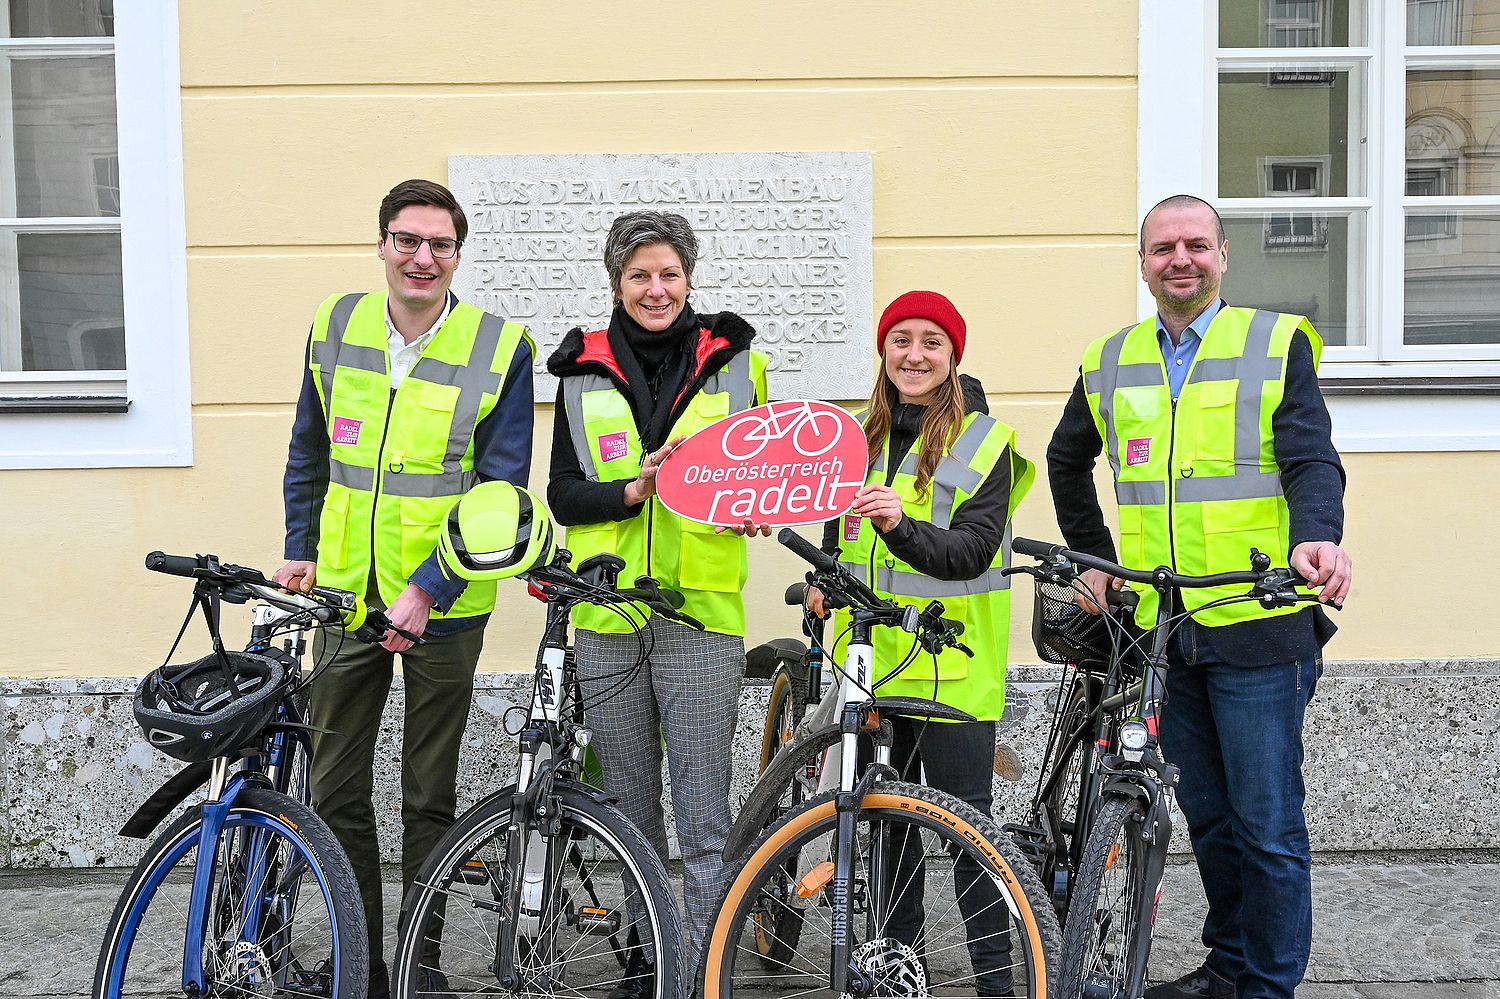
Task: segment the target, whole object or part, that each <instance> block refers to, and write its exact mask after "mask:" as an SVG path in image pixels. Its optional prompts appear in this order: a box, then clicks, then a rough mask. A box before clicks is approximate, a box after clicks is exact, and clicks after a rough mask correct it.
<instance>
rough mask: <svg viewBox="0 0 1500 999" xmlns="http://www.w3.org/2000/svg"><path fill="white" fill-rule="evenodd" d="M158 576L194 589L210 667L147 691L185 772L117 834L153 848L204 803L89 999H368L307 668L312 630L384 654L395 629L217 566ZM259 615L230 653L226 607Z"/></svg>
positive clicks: (352, 602) (179, 671) (153, 859)
mask: <svg viewBox="0 0 1500 999" xmlns="http://www.w3.org/2000/svg"><path fill="white" fill-rule="evenodd" d="M146 567H147V568H148V569H152V570H154V571H157V572H164V573H169V574H172V575H178V576H187V577H190V578H193V579H194V580H196V586H195V589H194V593H193V605H192V607H190V608H189V610H188V617H187V619H185V620H184V621H183V627H182V631H179V632H178V636H177V639H178V641H179V642H180V641H181V639H182V634H183V632H185V631H186V630H187V627H188V625H189V623H190V622H191V620H192V618H193V616H194V614H195V613H196V612H198V611H200V610H201V612H202V615H203V618H204V620H205V621H206V622H207V625H208V630H209V634H210V636H211V637H212V640H213V652H212V653H210V654H209V655H208V656H205V657H203V658H202V659H199V660H198V661H196V662H193V663H189V664H187V665H183V666H171V665H165V666H162V667H161V668H160V669H158V670H156V671H154V672H152V673H151V674H149V675H148V676H147V677H146V678H145V679H144V680H142V682H141V685H140V688H139V689H138V690H137V692H136V696H135V704H134V709H135V716H136V720H137V721H138V722H140V724H141V726H142V729H143V730H144V731H145V733H146V737H147V739H148V740H149V741H150V742H151V744H152V745H153V746H156V747H157V748H158V749H160V750H162V751H163V752H165V753H167V754H168V755H170V756H172V757H174V758H176V759H179V760H183V761H185V762H186V763H187V764H188V765H187V767H185V768H184V769H183V770H181V771H180V772H178V773H177V774H176V775H175V776H173V777H172V778H171V779H170V780H168V781H167V782H166V783H165V784H163V785H162V786H161V787H160V788H158V789H157V790H156V792H155V793H154V794H152V795H151V797H150V798H149V799H147V801H146V802H145V803H144V804H143V805H142V806H141V807H140V809H139V810H137V812H136V813H135V815H134V816H133V817H132V818H131V819H130V821H129V822H127V823H126V824H125V827H124V828H123V829H121V830H120V832H121V835H124V836H132V837H136V838H140V839H145V838H146V837H147V836H148V835H149V834H150V833H151V832H152V831H153V830H155V828H156V827H157V826H158V825H159V824H160V823H161V822H162V821H163V819H165V818H166V817H167V816H168V815H169V814H170V813H171V812H172V811H173V810H174V809H176V808H177V806H178V805H179V804H181V803H182V802H183V801H184V800H185V799H186V798H187V797H188V796H189V795H190V794H192V793H193V792H195V791H196V790H198V789H199V788H200V787H202V786H203V785H204V784H205V783H206V784H207V785H208V788H207V795H206V797H205V799H204V800H203V802H202V803H201V804H199V805H196V806H194V807H192V808H189V809H188V810H187V811H186V812H185V813H184V814H183V815H181V816H180V817H179V818H178V819H177V821H175V822H174V823H172V824H171V825H170V826H169V827H168V828H167V830H166V832H164V833H163V834H162V835H161V836H160V837H158V838H157V840H156V841H155V842H154V843H152V845H151V846H150V848H149V849H147V851H146V855H145V857H143V858H142V860H141V862H140V864H139V865H137V867H136V869H135V871H134V873H133V874H132V875H131V876H130V879H129V881H128V882H127V883H126V885H125V890H124V891H123V893H122V894H121V896H120V900H119V902H118V903H117V904H116V905H115V910H114V914H113V916H111V918H110V921H109V924H108V926H107V928H106V931H105V934H104V943H103V946H102V948H101V949H100V952H99V963H98V966H97V969H96V971H95V977H94V990H93V995H94V997H95V999H122V997H130V996H163V995H179V996H187V997H189V999H207V997H238V996H267V997H283V996H284V997H314V996H317V997H328V999H362V997H363V996H364V995H365V988H366V984H367V978H368V974H369V955H368V953H367V950H368V946H369V945H368V940H367V935H366V931H365V919H364V909H363V907H362V906H361V903H360V896H359V891H358V887H357V884H356V882H355V879H354V873H353V871H352V869H351V868H350V866H349V861H348V859H347V858H346V857H345V856H344V852H343V850H342V849H341V848H340V847H339V844H338V841H337V840H336V839H335V838H334V835H333V833H332V832H331V831H330V830H329V829H328V827H327V826H326V825H325V824H324V823H323V821H322V820H321V819H319V818H318V817H317V815H316V814H314V812H313V810H312V808H311V806H310V805H309V796H308V772H309V767H310V760H311V733H312V731H313V730H312V728H311V726H310V724H309V721H308V685H309V683H311V682H312V680H313V679H315V678H316V675H317V671H316V670H314V671H313V672H312V673H311V674H309V675H306V676H305V675H304V672H303V668H302V662H303V657H304V654H305V651H306V640H307V635H308V633H309V632H310V631H312V630H315V629H319V628H325V629H329V639H330V643H331V644H332V643H336V642H339V641H342V640H343V639H344V638H346V637H348V638H353V639H356V640H359V641H365V642H375V641H379V640H380V639H381V637H382V636H383V635H385V633H386V632H387V630H388V629H389V628H390V623H389V621H387V620H386V618H385V617H384V615H382V614H380V613H379V612H378V611H373V610H369V609H367V608H366V607H365V605H364V603H363V601H361V600H360V599H359V598H357V597H356V596H355V595H354V594H352V593H348V592H345V591H343V590H335V589H331V588H327V587H315V588H314V589H313V590H312V591H311V592H310V593H306V594H302V593H292V592H289V591H287V590H284V589H282V588H281V587H279V586H277V585H276V584H274V583H272V582H271V581H269V580H267V579H266V577H265V576H264V574H262V573H261V572H260V571H259V570H256V569H248V568H244V567H242V566H235V565H228V564H223V563H221V562H220V561H219V559H218V558H217V557H215V556H212V555H199V556H180V555H164V554H162V553H161V552H152V553H151V554H150V555H148V556H147V557H146ZM251 601H255V602H256V606H255V608H254V613H253V623H252V627H251V637H250V643H249V645H248V646H247V647H246V648H245V651H243V652H229V651H226V650H225V648H224V642H223V640H222V638H221V637H220V633H219V617H220V606H221V605H222V604H224V603H234V604H243V603H247V602H251ZM335 635H336V636H337V637H335ZM406 637H411V636H406ZM173 650H174V651H175V650H176V643H174V644H173ZM167 658H168V660H169V661H170V659H171V658H172V654H171V653H168V655H167ZM236 762H238V764H239V765H238V767H237V768H235V767H234V764H235V763H236Z"/></svg>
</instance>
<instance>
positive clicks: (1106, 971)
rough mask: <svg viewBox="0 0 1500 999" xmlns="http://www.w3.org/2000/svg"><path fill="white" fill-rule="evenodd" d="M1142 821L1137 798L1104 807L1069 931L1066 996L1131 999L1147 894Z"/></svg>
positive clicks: (1090, 844) (1088, 850)
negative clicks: (1129, 988) (1129, 990)
mask: <svg viewBox="0 0 1500 999" xmlns="http://www.w3.org/2000/svg"><path fill="white" fill-rule="evenodd" d="M1140 819H1141V813H1140V805H1139V803H1138V802H1136V800H1135V799H1133V798H1123V797H1112V798H1109V799H1108V800H1107V801H1105V802H1104V803H1103V804H1102V805H1101V806H1100V808H1099V811H1098V813H1097V820H1096V822H1095V824H1094V829H1093V831H1092V832H1091V833H1090V835H1089V841H1088V844H1087V846H1086V847H1085V850H1084V856H1083V861H1082V863H1081V864H1080V865H1079V871H1078V888H1077V891H1076V892H1075V893H1074V895H1073V901H1072V904H1071V906H1070V907H1069V909H1068V922H1067V927H1066V929H1065V931H1064V933H1063V950H1062V968H1063V975H1064V981H1065V983H1066V991H1065V992H1064V995H1066V996H1069V997H1075V996H1076V997H1080V999H1081V997H1087V999H1126V986H1127V985H1128V983H1129V978H1130V956H1131V951H1132V949H1133V948H1134V946H1135V943H1136V939H1137V936H1138V934H1139V932H1140V928H1139V927H1138V926H1137V923H1136V912H1137V911H1138V910H1137V904H1138V900H1139V899H1140V897H1141V892H1142V891H1144V890H1145V886H1144V883H1143V882H1144V878H1145V867H1146V844H1145V842H1144V841H1143V840H1142V839H1141V837H1140ZM1153 901H1154V900H1153Z"/></svg>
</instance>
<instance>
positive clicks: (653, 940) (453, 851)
mask: <svg viewBox="0 0 1500 999" xmlns="http://www.w3.org/2000/svg"><path fill="white" fill-rule="evenodd" d="M554 793H555V795H556V801H557V806H558V812H557V815H556V816H555V818H556V820H557V821H556V825H555V827H553V829H552V830H550V831H548V832H547V833H546V834H545V835H543V834H542V833H541V832H540V831H532V832H531V833H530V834H528V833H527V831H526V830H525V829H522V830H520V831H518V833H517V836H516V838H515V841H516V842H517V844H518V845H519V846H520V847H521V849H520V850H519V851H518V855H517V856H512V855H511V845H510V844H511V842H512V836H511V834H510V832H511V830H510V826H511V798H512V794H513V791H512V790H510V789H508V790H505V791H501V792H500V793H498V794H494V795H491V796H490V797H489V798H486V799H485V800H484V801H481V802H480V803H479V804H477V805H475V806H474V807H473V808H472V809H470V810H469V811H468V812H466V813H465V814H464V815H461V816H459V819H458V821H457V822H456V823H454V826H453V828H452V829H450V830H448V832H447V834H445V835H444V837H443V839H442V840H441V841H440V842H439V843H438V845H437V846H436V847H435V848H434V849H433V851H432V854H431V856H429V857H428V859H427V862H426V863H425V864H424V865H423V867H422V870H421V871H420V872H419V873H418V874H417V879H416V883H415V884H414V885H413V886H412V890H411V894H410V895H409V896H408V899H407V903H406V906H405V907H404V909H403V912H402V931H401V939H400V941H399V942H398V943H397V945H396V968H395V972H394V974H393V975H392V991H393V993H394V994H395V995H396V996H397V997H398V999H419V997H423V996H427V995H434V994H437V995H454V994H457V995H474V994H476V993H478V994H485V995H489V994H492V993H500V994H504V995H516V996H558V995H566V996H575V997H577V996H595V997H604V996H607V995H609V994H611V993H612V992H614V991H615V990H617V989H618V990H620V991H619V993H617V994H630V995H635V994H640V995H650V996H656V997H657V999H678V993H679V989H680V988H681V984H682V970H681V952H682V929H681V925H680V922H679V919H678V915H677V906H676V904H675V902H674V901H673V899H672V889H671V887H670V885H669V883H668V881H667V872H666V868H665V867H664V866H663V865H662V862H661V860H660V858H658V857H657V855H656V851H655V850H653V849H652V848H651V846H650V845H649V844H648V843H647V842H646V839H645V837H644V836H642V835H641V833H640V832H639V831H638V830H637V829H636V828H635V826H634V825H632V824H631V823H630V821H629V820H628V819H626V818H625V816H624V815H623V814H622V813H621V812H620V811H619V809H617V808H615V807H613V806H612V805H608V804H605V803H604V802H602V801H600V800H599V799H598V798H596V797H595V796H593V795H592V794H590V793H589V792H587V791H586V790H584V789H583V788H582V787H580V786H577V785H573V784H565V783H564V782H563V781H561V780H559V781H558V782H557V783H556V785H555V786H554ZM518 883H519V885H520V892H519V895H520V898H521V904H520V905H519V906H518V907H517V908H518V910H519V911H515V912H512V911H511V899H512V898H515V897H516V895H517V892H515V891H513V890H512V889H513V888H514V887H515V886H516V885H517V884H518ZM502 958H503V960H502ZM507 964H508V965H509V967H510V970H509V972H508V973H504V970H503V969H504V966H505V965H507ZM632 987H635V988H638V989H639V990H640V991H639V992H632V991H630V989H631V988H632Z"/></svg>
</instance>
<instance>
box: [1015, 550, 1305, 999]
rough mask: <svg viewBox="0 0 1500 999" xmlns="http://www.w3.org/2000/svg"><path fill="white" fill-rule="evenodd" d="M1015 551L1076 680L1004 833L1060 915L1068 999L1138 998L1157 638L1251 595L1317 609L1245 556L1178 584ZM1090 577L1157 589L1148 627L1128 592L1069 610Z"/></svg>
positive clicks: (1150, 922)
mask: <svg viewBox="0 0 1500 999" xmlns="http://www.w3.org/2000/svg"><path fill="white" fill-rule="evenodd" d="M1012 550H1013V551H1015V552H1016V554H1018V555H1030V556H1032V557H1035V558H1037V559H1038V560H1039V564H1038V565H1034V566H1015V567H1012V568H1010V569H1008V570H1006V571H1007V572H1008V573H1015V572H1024V573H1026V574H1027V575H1030V576H1032V577H1033V579H1034V580H1035V581H1036V584H1037V587H1038V590H1039V592H1040V593H1041V596H1039V598H1038V600H1039V604H1038V618H1037V620H1036V621H1035V622H1034V623H1033V629H1034V637H1035V638H1036V639H1037V647H1038V651H1039V652H1040V653H1041V655H1042V656H1043V657H1044V658H1047V659H1049V660H1050V661H1056V660H1057V658H1064V659H1067V660H1068V661H1069V662H1070V664H1071V666H1072V676H1071V678H1070V679H1068V680H1067V684H1068V685H1067V688H1066V696H1065V697H1062V698H1060V699H1059V702H1058V707H1057V713H1056V716H1055V718H1054V724H1053V730H1052V737H1051V739H1050V740H1049V745H1048V756H1047V760H1046V762H1045V763H1044V765H1043V768H1042V778H1041V781H1040V784H1039V788H1038V792H1037V795H1036V799H1035V807H1034V808H1033V812H1032V816H1031V823H1032V824H1030V825H1027V826H1011V827H1008V831H1009V832H1010V833H1011V835H1012V837H1013V839H1015V840H1016V841H1017V842H1018V844H1019V845H1021V846H1022V848H1023V849H1024V850H1026V852H1027V853H1028V854H1029V855H1030V856H1031V857H1032V859H1033V861H1034V862H1035V863H1036V864H1037V866H1038V867H1039V869H1040V870H1041V872H1042V874H1043V877H1044V879H1045V880H1046V882H1047V884H1048V887H1049V888H1050V890H1051V891H1052V897H1053V901H1054V904H1056V905H1057V906H1058V908H1059V910H1060V911H1062V912H1063V913H1064V914H1065V919H1064V922H1063V946H1062V957H1061V979H1062V987H1061V992H1060V995H1062V996H1063V997H1064V999H1140V997H1141V995H1142V994H1143V992H1144V991H1145V987H1146V968H1147V962H1148V960H1149V958H1150V954H1151V935H1152V931H1153V929H1154V927H1155V923H1156V911H1157V902H1158V901H1159V897H1160V892H1161V881H1162V872H1163V870H1164V868H1165V865H1166V859H1167V849H1168V846H1169V845H1170V842H1171V838H1172V817H1171V811H1170V801H1171V796H1172V794H1173V792H1174V789H1175V787H1176V786H1177V780H1178V768H1177V767H1176V766H1174V765H1173V764H1171V763H1169V762H1168V761H1166V760H1164V759H1163V758H1162V756H1161V752H1160V747H1159V745H1158V742H1157V732H1158V725H1159V721H1160V718H1161V711H1162V707H1163V703H1164V700H1165V694H1164V685H1163V680H1162V671H1163V670H1164V669H1165V668H1166V665H1167V643H1168V641H1169V640H1170V638H1171V636H1172V634H1173V632H1174V631H1175V630H1176V629H1177V628H1178V627H1180V626H1181V625H1182V624H1183V623H1184V622H1186V621H1187V620H1188V619H1189V618H1191V617H1192V616H1193V614H1196V613H1199V612H1201V611H1202V610H1205V609H1207V608H1209V607H1218V606H1223V605H1224V604H1228V603H1239V602H1243V601H1252V600H1253V601H1256V602H1258V603H1260V604H1262V605H1263V606H1265V607H1268V608H1275V607H1290V606H1293V605H1295V604H1297V603H1300V602H1305V601H1314V600H1317V599H1318V598H1317V597H1316V595H1313V594H1310V593H1306V592H1298V590H1297V587H1299V586H1303V585H1305V581H1304V580H1303V579H1302V577H1301V576H1299V575H1298V574H1297V573H1296V572H1295V571H1294V570H1292V569H1288V568H1277V569H1273V568H1271V559H1270V556H1268V555H1266V554H1264V553H1263V552H1259V551H1255V550H1253V549H1252V550H1251V554H1250V566H1251V567H1250V569H1249V570H1248V571H1244V572H1223V573H1216V574H1214V575H1209V576H1184V575H1180V574H1178V573H1176V572H1173V571H1172V569H1171V568H1170V567H1168V566H1159V567H1157V568H1155V569H1152V570H1150V571H1141V570H1135V569H1127V568H1125V567H1124V566H1121V565H1116V564H1114V563H1112V562H1108V561H1105V560H1104V559H1100V558H1095V557H1094V556H1092V555H1088V554H1085V553H1083V552H1075V551H1070V550H1069V549H1067V548H1064V547H1063V546H1061V545H1053V544H1044V543H1042V542H1038V541H1031V540H1029V539H1026V538H1016V539H1015V541H1014V543H1013V545H1012ZM1085 569H1097V570H1099V571H1101V572H1105V573H1108V574H1109V575H1112V576H1116V577H1118V578H1120V579H1123V580H1126V581H1128V582H1133V583H1138V584H1143V585H1148V586H1150V587H1152V588H1153V589H1155V590H1156V591H1157V593H1158V594H1160V600H1159V602H1158V610H1157V619H1156V624H1155V625H1154V626H1153V627H1151V628H1149V629H1146V630H1145V631H1143V632H1142V631H1139V630H1137V629H1135V628H1134V627H1133V626H1132V625H1131V623H1130V615H1129V614H1127V613H1125V611H1126V609H1128V607H1130V606H1133V604H1134V601H1132V600H1131V599H1130V597H1129V596H1126V597H1124V598H1122V601H1121V602H1120V603H1119V604H1118V605H1112V606H1111V608H1107V609H1106V608H1100V610H1101V611H1103V613H1100V614H1098V615H1091V614H1087V613H1086V612H1084V611H1082V610H1081V609H1080V608H1076V607H1075V608H1073V609H1072V610H1069V608H1068V606H1067V604H1066V603H1065V601H1069V602H1070V601H1071V597H1072V596H1073V594H1074V593H1075V592H1076V593H1080V594H1084V595H1085V599H1088V600H1092V599H1093V598H1092V595H1091V594H1090V593H1089V591H1088V590H1087V588H1086V587H1085V586H1084V585H1083V584H1082V583H1081V582H1080V581H1079V576H1080V575H1081V573H1082V572H1083V570H1085ZM1239 585H1244V586H1246V587H1247V590H1246V591H1245V593H1243V594H1241V595H1236V596H1231V597H1226V598H1224V599H1222V600H1217V601H1213V602H1211V603H1209V604H1207V605H1205V607H1202V608H1198V609H1197V610H1195V611H1186V612H1179V611H1174V606H1176V603H1175V601H1174V600H1173V597H1174V595H1175V594H1176V591H1178V590H1182V589H1198V588H1206V587H1213V586H1239Z"/></svg>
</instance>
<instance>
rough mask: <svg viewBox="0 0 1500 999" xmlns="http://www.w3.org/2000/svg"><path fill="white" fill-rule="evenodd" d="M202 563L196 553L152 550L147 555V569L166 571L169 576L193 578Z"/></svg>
mask: <svg viewBox="0 0 1500 999" xmlns="http://www.w3.org/2000/svg"><path fill="white" fill-rule="evenodd" d="M201 564H202V563H201V562H199V560H198V557H197V556H196V555H168V554H167V553H166V552H152V553H151V554H150V555H147V556H146V568H147V569H150V570H151V571H152V572H164V573H166V574H167V575H169V576H187V577H188V578H192V577H193V576H195V575H197V573H198V569H199V567H200V566H201Z"/></svg>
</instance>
